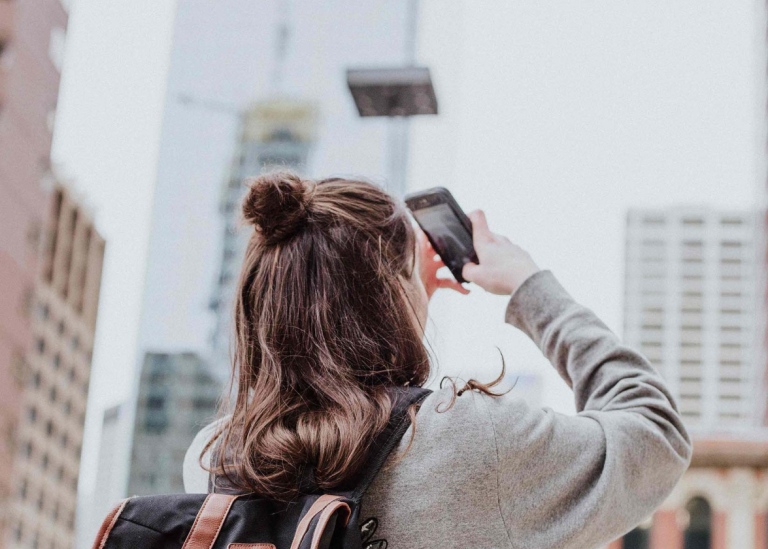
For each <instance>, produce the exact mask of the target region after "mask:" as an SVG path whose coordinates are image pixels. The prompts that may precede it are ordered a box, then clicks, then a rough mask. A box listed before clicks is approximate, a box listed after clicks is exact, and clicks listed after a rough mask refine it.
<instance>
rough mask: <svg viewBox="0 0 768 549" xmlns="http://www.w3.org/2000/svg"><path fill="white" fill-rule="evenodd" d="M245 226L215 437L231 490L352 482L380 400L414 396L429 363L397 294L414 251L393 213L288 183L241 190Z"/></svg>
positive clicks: (391, 206) (280, 177) (390, 207)
mask: <svg viewBox="0 0 768 549" xmlns="http://www.w3.org/2000/svg"><path fill="white" fill-rule="evenodd" d="M243 214H244V216H245V219H246V220H247V221H248V222H250V223H252V224H253V225H254V228H255V230H254V232H253V235H252V236H251V239H250V241H249V243H248V247H247V250H246V255H245V259H244V263H243V267H242V271H241V275H240V280H239V283H238V286H237V296H236V303H235V330H236V334H235V337H236V347H235V356H234V359H235V360H234V367H235V377H234V379H235V380H236V381H237V393H236V401H235V405H234V409H233V414H232V416H231V419H229V420H228V421H226V422H224V423H223V425H222V428H221V429H220V430H219V432H218V433H217V437H216V438H215V439H214V440H215V441H216V440H218V441H219V442H220V443H221V444H220V445H219V447H220V448H222V449H225V450H222V451H226V452H228V453H229V454H230V455H231V456H232V457H233V458H234V459H233V460H232V462H231V463H232V464H231V465H230V466H228V467H225V469H224V470H219V471H216V470H215V469H214V471H215V472H217V473H219V474H224V475H227V476H228V477H230V479H232V480H233V481H234V482H235V483H236V484H239V485H240V486H241V487H242V488H243V489H245V490H249V491H253V492H256V493H259V494H261V495H264V496H266V497H271V498H274V499H281V500H290V499H292V498H293V497H295V496H296V495H298V493H299V492H300V482H301V477H302V475H303V472H305V471H307V470H312V471H313V473H314V480H315V482H316V484H317V486H318V487H319V488H321V489H323V490H330V489H332V488H336V487H339V486H341V485H343V484H344V483H345V482H346V481H349V480H350V479H352V477H353V476H354V475H355V473H356V472H357V471H358V470H359V468H360V466H361V465H362V463H363V462H364V460H365V458H366V453H367V449H368V445H369V443H370V442H371V441H372V440H373V438H374V436H375V435H376V434H377V433H378V432H379V431H381V430H382V429H383V428H384V426H385V425H386V423H387V420H388V418H389V412H390V409H391V402H390V399H389V397H388V395H387V388H388V387H391V386H403V385H421V384H423V383H424V382H425V381H426V378H427V376H428V373H429V359H428V355H427V353H426V350H425V348H424V346H423V344H422V342H421V333H420V331H419V329H418V327H417V326H416V323H415V322H414V320H413V317H412V311H411V306H410V303H409V301H408V297H407V295H406V293H405V291H404V289H403V286H402V284H401V282H402V279H403V278H408V277H410V276H411V270H412V268H413V264H414V263H413V262H414V253H415V251H414V250H415V241H414V233H413V230H412V228H411V225H410V221H409V219H408V216H407V214H406V213H405V210H404V208H403V206H402V205H401V204H400V203H399V202H396V201H395V200H393V199H392V197H390V196H389V195H388V194H387V193H386V192H384V191H383V190H381V189H380V188H378V187H376V186H375V185H372V184H370V183H367V182H364V181H356V180H348V179H325V180H322V181H311V180H303V179H301V178H300V177H299V176H297V175H295V174H292V173H290V172H280V173H273V174H268V175H263V176H260V177H258V178H256V179H255V180H253V181H252V182H251V183H250V189H249V192H248V194H247V196H246V198H245V200H244V203H243Z"/></svg>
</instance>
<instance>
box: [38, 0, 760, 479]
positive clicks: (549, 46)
mask: <svg viewBox="0 0 768 549" xmlns="http://www.w3.org/2000/svg"><path fill="white" fill-rule="evenodd" d="M182 1H183V0H182ZM174 4H175V2H173V1H171V0H132V1H131V2H127V1H123V2H100V1H98V0H76V2H74V6H73V10H72V16H71V19H70V28H69V34H68V45H67V59H66V64H65V68H64V77H63V80H62V86H61V98H60V101H59V109H58V119H57V127H56V135H55V143H54V153H53V154H54V160H55V162H56V163H57V165H58V167H59V169H60V171H61V173H62V174H64V175H65V176H67V177H68V178H71V180H72V184H73V186H74V188H75V189H77V190H78V191H79V192H80V193H81V195H82V196H83V198H84V201H85V202H86V203H87V204H89V205H90V206H91V208H92V209H93V211H94V213H95V216H96V221H97V225H98V227H99V230H100V231H101V232H102V234H103V235H104V236H105V237H106V239H107V242H108V244H107V255H106V265H105V271H104V280H103V285H102V299H101V306H100V313H99V323H98V328H97V343H96V351H95V354H94V371H93V377H92V385H91V395H90V397H89V398H90V402H89V415H88V427H87V434H86V442H85V445H84V452H85V453H84V458H83V460H84V461H83V463H84V475H83V479H82V482H83V483H85V484H86V488H90V485H88V483H89V482H91V480H89V475H88V474H87V471H88V470H93V468H94V465H95V461H94V457H95V453H94V452H95V444H94V443H95V441H97V437H98V434H97V430H96V427H97V425H98V424H99V422H100V418H101V410H103V408H104V407H105V406H108V405H111V404H114V403H116V402H119V401H121V400H124V399H125V398H127V397H128V395H129V392H130V389H131V387H132V384H133V380H134V375H135V373H134V371H133V369H134V365H135V364H136V356H135V354H134V353H135V345H136V337H137V322H138V317H139V313H140V311H139V308H140V303H141V300H140V296H141V289H142V284H143V274H144V272H145V268H146V265H145V254H146V244H147V240H148V234H149V218H150V209H151V201H152V188H153V185H154V181H155V175H156V158H157V151H158V142H159V129H160V122H161V113H162V108H163V100H164V90H165V75H166V71H167V66H168V59H169V51H170V46H171V41H172V37H171V30H172V25H173V13H174V7H175V6H174ZM254 32H259V29H258V23H257V22H254ZM764 36H765V25H764V23H763V14H762V2H761V1H758V0H731V1H729V2H723V1H722V0H706V1H704V0H677V1H674V2H669V1H668V0H666V1H662V0H627V1H624V2H611V1H608V0H605V1H597V0H583V1H580V2H572V1H569V0H558V1H552V2H541V1H539V0H525V1H515V2H507V1H501V0H499V1H496V2H491V1H478V0H472V1H469V0H465V1H461V0H450V1H449V0H422V2H421V22H420V29H419V48H418V50H419V52H418V58H419V61H420V62H421V63H424V64H426V65H429V67H430V68H431V70H432V73H433V77H434V80H435V86H436V91H437V95H438V97H439V102H440V110H441V114H440V116H439V117H437V118H434V119H428V118H425V119H419V120H417V121H415V122H414V124H413V138H412V139H411V154H410V157H411V165H410V181H411V185H412V188H422V187H428V186H434V185H438V184H440V185H444V186H448V187H450V188H451V189H452V190H453V192H454V195H455V196H456V198H457V199H458V200H459V202H460V203H461V204H462V205H463V206H464V207H465V209H467V210H470V209H473V208H476V207H482V208H485V209H486V211H487V213H488V217H489V220H490V223H491V226H492V228H493V229H495V230H497V231H498V232H502V233H504V234H506V235H508V236H509V237H510V238H511V239H512V240H513V241H515V242H517V243H518V244H520V245H521V246H523V247H524V248H526V249H527V250H529V251H530V252H531V254H532V255H533V257H534V259H535V260H536V261H537V262H538V263H539V265H540V266H541V267H542V268H548V269H551V270H552V271H553V272H554V273H555V275H556V276H557V277H558V279H559V280H560V281H561V282H562V283H563V285H564V286H565V287H566V289H568V290H569V291H570V292H571V293H572V295H573V296H574V297H575V298H576V299H577V300H579V301H580V302H582V303H584V304H585V305H587V306H589V307H590V308H592V309H593V310H595V311H596V312H597V313H598V315H599V316H600V317H601V318H602V319H603V320H604V321H605V322H606V323H607V324H608V325H609V326H610V327H611V328H612V329H614V330H615V331H616V332H617V333H619V334H620V333H621V325H622V309H621V307H622V303H623V297H622V292H623V285H622V283H623V259H624V258H623V239H624V218H625V213H626V210H627V208H629V207H635V206H637V207H663V206H666V205H670V204H680V203H694V204H701V205H709V206H711V207H726V208H749V207H752V206H753V205H754V204H755V201H756V200H757V199H758V198H760V199H761V194H760V189H761V188H760V186H759V185H760V182H761V181H762V180H763V177H764V176H763V170H764V167H763V164H764V161H763V156H762V152H763V150H764V143H765V137H764V119H765V116H764V104H765V99H764V75H765V60H764V57H765V56H764V51H763V50H764V46H765V42H764V40H765V39H764ZM207 290H208V288H206V291H207ZM504 304H505V300H504V299H503V298H496V297H492V296H488V295H484V294H483V292H482V291H480V290H475V291H474V292H473V295H472V296H471V297H470V298H462V297H461V296H458V295H457V296H451V295H444V296H439V297H437V298H436V301H435V303H434V307H433V322H434V324H433V327H432V329H431V330H430V333H431V334H432V335H433V338H434V341H435V347H436V348H437V350H438V358H439V362H440V366H441V368H443V369H444V370H446V371H451V372H455V371H467V372H469V371H478V372H480V375H483V374H484V373H488V374H489V375H491V374H493V373H494V369H495V368H496V367H498V364H499V362H498V356H497V355H496V354H495V353H496V351H495V348H494V346H496V345H498V346H499V347H500V348H501V349H502V351H503V352H504V355H505V357H506V360H507V364H508V366H509V367H510V368H512V369H514V370H515V371H536V372H540V373H542V375H543V376H544V377H545V389H546V392H545V398H544V400H545V404H548V405H551V406H553V407H555V408H556V409H558V410H568V409H569V408H570V404H568V401H567V391H566V390H565V388H564V385H563V384H562V383H561V382H560V381H559V380H558V379H557V378H556V377H555V376H554V375H553V374H551V372H550V371H549V370H547V367H546V363H545V362H544V360H543V359H542V358H541V356H540V354H539V353H538V352H537V350H536V349H535V347H534V346H533V345H532V344H531V343H530V342H529V341H528V340H527V339H526V338H525V336H523V335H522V334H521V333H519V332H517V331H515V330H513V329H512V328H510V327H508V326H504V325H503V324H502V323H501V318H502V317H503V309H504ZM564 397H566V398H564ZM81 486H83V485H82V484H81Z"/></svg>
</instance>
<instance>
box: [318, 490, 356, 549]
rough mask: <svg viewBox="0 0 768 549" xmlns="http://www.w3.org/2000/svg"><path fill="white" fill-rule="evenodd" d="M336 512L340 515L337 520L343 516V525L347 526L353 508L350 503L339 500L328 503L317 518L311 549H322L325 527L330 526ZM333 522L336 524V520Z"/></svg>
mask: <svg viewBox="0 0 768 549" xmlns="http://www.w3.org/2000/svg"><path fill="white" fill-rule="evenodd" d="M336 513H339V517H337V519H336V520H338V518H341V519H342V521H343V522H342V524H341V525H342V526H346V525H347V523H348V522H349V517H350V515H352V509H351V508H350V506H349V504H348V503H346V502H345V501H339V500H336V501H332V502H331V503H329V504H328V505H326V506H325V508H324V509H323V511H322V512H321V513H320V518H319V519H318V520H317V526H315V533H314V535H313V536H312V544H311V545H310V549H320V540H322V539H323V536H324V535H325V529H326V528H329V526H328V523H329V521H330V520H331V518H332V517H333V515H334V514H336ZM332 524H333V525H335V524H336V522H335V520H334V522H333V523H332ZM333 527H334V526H330V528H333Z"/></svg>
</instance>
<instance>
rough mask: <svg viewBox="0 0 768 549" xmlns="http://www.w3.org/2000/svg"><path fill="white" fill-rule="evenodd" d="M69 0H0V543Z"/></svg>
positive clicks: (29, 336)
mask: <svg viewBox="0 0 768 549" xmlns="http://www.w3.org/2000/svg"><path fill="white" fill-rule="evenodd" d="M66 4H67V2H63V1H62V0H38V1H35V2H20V1H15V2H12V1H8V0H0V286H2V288H3V290H2V292H0V547H2V540H3V537H4V536H3V531H4V530H5V525H6V523H7V520H8V518H9V509H10V507H9V499H8V498H9V496H10V495H11V488H12V487H11V483H10V479H11V475H10V470H9V467H10V465H11V463H12V462H13V453H14V448H15V443H14V441H15V439H16V433H17V428H16V424H17V420H18V417H19V410H20V405H21V399H20V391H19V389H20V379H21V371H22V370H23V369H24V360H25V359H24V357H25V355H26V354H27V352H28V350H29V348H30V346H31V343H32V319H31V311H32V305H33V303H34V285H35V280H36V276H37V269H38V266H37V257H38V249H39V242H40V236H41V234H42V227H43V223H44V218H45V214H46V212H45V204H46V195H47V191H46V185H48V184H49V181H50V174H49V171H50V168H49V166H50V161H49V156H50V148H51V132H52V128H53V119H54V112H55V109H56V99H57V96H58V90H59V75H60V71H61V65H62V59H63V53H64V37H65V35H66V31H65V29H66V27H67V18H68V17H67V8H66Z"/></svg>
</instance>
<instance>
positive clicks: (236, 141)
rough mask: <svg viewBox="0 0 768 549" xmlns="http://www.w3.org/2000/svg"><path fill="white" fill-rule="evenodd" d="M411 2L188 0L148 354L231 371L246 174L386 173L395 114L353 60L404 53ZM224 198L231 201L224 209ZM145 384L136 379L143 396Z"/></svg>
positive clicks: (149, 287)
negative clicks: (356, 71)
mask: <svg viewBox="0 0 768 549" xmlns="http://www.w3.org/2000/svg"><path fill="white" fill-rule="evenodd" d="M413 5H414V4H413V0H394V1H390V0H388V1H384V0H376V1H371V2H356V1H352V0H342V1H339V2H333V3H322V2H314V1H311V0H265V1H260V2H253V1H252V0H199V1H195V2H179V3H178V7H177V14H176V20H175V25H174V43H173V49H172V52H171V60H170V67H169V76H168V85H167V92H166V93H167V95H166V103H165V111H164V115H163V116H164V117H163V125H162V136H161V143H160V151H159V156H158V173H157V183H156V186H155V194H154V200H153V212H152V228H151V236H150V241H149V248H148V255H147V272H146V280H145V287H144V296H143V308H142V314H141V320H140V327H139V338H138V356H140V357H144V356H145V355H146V354H147V353H165V354H174V355H175V354H179V353H195V354H197V355H198V356H199V357H200V358H201V360H203V361H204V362H206V363H207V364H208V366H209V368H210V370H211V372H214V373H216V375H218V374H220V373H221V372H222V368H221V365H222V362H223V360H222V359H221V357H223V356H226V354H228V343H229V342H228V334H227V332H228V325H227V324H226V320H227V318H226V317H228V316H229V315H228V310H227V308H226V307H227V306H228V305H230V304H231V284H232V282H233V278H234V277H235V276H236V275H237V270H238V269H239V261H240V258H241V255H240V254H241V251H240V250H241V247H242V243H237V242H236V241H235V240H236V239H237V238H240V237H236V236H234V234H233V235H231V238H229V237H225V238H222V235H223V234H228V231H229V230H230V227H231V225H232V223H235V222H237V221H238V215H237V214H238V212H237V206H238V205H237V198H238V197H239V196H241V194H240V193H241V192H242V187H241V179H242V178H243V177H246V176H250V175H256V174H257V173H258V172H259V171H261V169H262V166H264V165H267V166H269V165H275V164H277V165H286V166H291V167H295V168H297V169H299V170H300V171H301V172H302V173H304V174H305V175H306V176H308V177H321V176H329V175H354V174H358V175H366V176H368V177H372V178H373V179H374V180H378V181H379V182H384V181H385V178H386V177H387V176H388V175H389V173H390V166H389V160H390V159H391V157H392V154H390V153H392V152H393V151H391V150H390V140H391V131H390V130H391V128H390V124H389V121H388V120H384V119H377V118H369V119H362V118H361V117H360V116H359V114H358V112H357V109H356V108H355V105H354V102H353V100H352V97H351V95H350V92H349V89H348V86H347V81H346V70H347V69H348V68H350V67H390V66H400V65H402V64H403V63H404V62H406V60H407V58H408V52H409V45H408V39H407V37H408V36H410V35H411V34H412V32H411V30H412V22H413ZM350 22H354V23H352V24H351V23H350ZM255 27H258V29H259V32H254V28H255ZM328 29H333V32H328ZM252 107H253V109H252ZM244 112H245V113H246V114H245V117H244V116H243V113H244ZM244 120H248V121H249V122H248V123H246V124H245V126H244V125H243V122H244ZM305 127H306V128H308V129H307V130H305ZM249 128H251V129H249ZM244 129H247V130H248V133H247V135H246V134H245V133H243V130H244ZM310 146H311V154H310V152H309V148H310ZM243 152H245V157H242V155H241V153H243ZM249 155H250V156H249ZM233 158H235V159H236V164H235V167H234V169H233V165H232V160H233ZM240 158H243V160H244V163H243V164H242V165H240V164H239V162H240ZM222 188H224V189H225V191H224V196H222ZM222 205H223V207H224V208H230V210H231V211H230V212H225V215H222V212H221V208H222ZM212 287H213V292H212ZM212 294H213V295H212ZM211 304H213V307H211ZM212 309H213V310H212ZM222 319H224V322H222ZM211 334H214V344H212V338H211ZM217 349H218V350H217ZM222 350H223V351H222ZM139 385H140V381H139V380H138V378H137V381H136V388H135V394H137V395H138V394H139V392H140V390H139ZM132 413H133V412H131V414H132ZM129 423H130V424H132V425H140V422H138V421H130V422H129ZM138 437H139V434H138V433H137V435H136V437H134V444H139V439H138ZM132 455H136V452H133V453H132ZM128 461H129V457H128V456H126V460H125V463H126V465H124V466H123V471H124V472H126V471H127V469H128V467H127V463H128ZM176 473H177V472H176V471H174V474H176ZM179 473H180V471H179ZM126 476H127V475H126Z"/></svg>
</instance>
